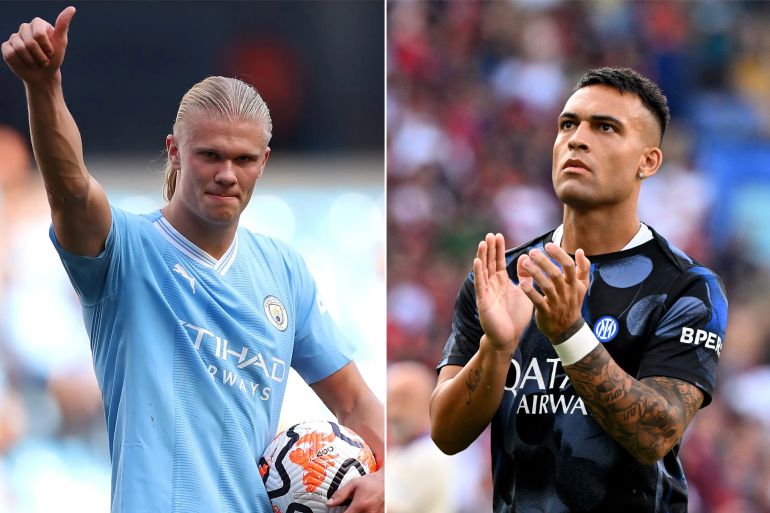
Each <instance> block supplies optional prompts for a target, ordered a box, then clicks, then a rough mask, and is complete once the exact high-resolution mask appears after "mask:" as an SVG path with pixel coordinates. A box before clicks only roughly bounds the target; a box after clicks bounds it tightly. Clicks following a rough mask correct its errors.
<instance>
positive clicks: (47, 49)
mask: <svg viewBox="0 0 770 513" xmlns="http://www.w3.org/2000/svg"><path fill="white" fill-rule="evenodd" d="M73 16H75V8H74V7H71V6H70V7H67V8H65V9H64V10H63V11H62V12H61V13H59V16H58V17H57V18H56V24H55V25H53V26H52V25H51V24H50V23H48V22H47V21H45V20H43V19H42V18H35V19H33V20H32V21H31V22H29V23H22V24H21V25H20V26H19V31H18V32H16V33H14V34H11V37H9V38H8V41H6V42H4V43H3V44H2V52H3V60H5V62H6V64H8V66H9V67H10V68H11V70H13V72H14V73H16V74H17V75H18V76H19V78H21V79H22V80H23V81H24V82H25V83H26V84H28V85H34V84H37V83H40V82H45V81H50V80H51V79H59V78H60V77H61V75H60V73H59V68H60V67H61V64H62V62H63V61H64V53H65V52H66V50H67V32H68V31H69V26H70V23H71V22H72V17H73Z"/></svg>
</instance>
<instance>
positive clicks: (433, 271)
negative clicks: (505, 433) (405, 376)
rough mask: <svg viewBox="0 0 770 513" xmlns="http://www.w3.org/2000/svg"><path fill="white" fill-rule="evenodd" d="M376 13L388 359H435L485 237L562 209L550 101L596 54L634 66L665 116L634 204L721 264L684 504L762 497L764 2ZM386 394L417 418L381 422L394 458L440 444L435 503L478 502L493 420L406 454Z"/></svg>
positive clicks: (766, 151)
mask: <svg viewBox="0 0 770 513" xmlns="http://www.w3.org/2000/svg"><path fill="white" fill-rule="evenodd" d="M387 19H388V25H387V86H388V90H387V122H388V129H387V172H388V197H387V212H388V246H387V257H388V275H387V290H388V298H387V303H388V359H389V361H390V362H391V364H394V363H395V362H398V361H401V360H412V361H416V362H419V363H421V364H423V365H424V366H426V367H428V368H431V369H433V368H434V367H435V365H436V363H437V362H438V360H439V358H440V355H441V350H442V348H443V346H444V343H445V342H446V339H447V337H448V335H449V331H450V323H451V317H452V311H453V305H454V300H455V296H456V294H457V292H458V290H459V288H460V285H461V283H462V281H463V279H464V278H465V276H466V275H467V273H468V272H469V270H470V268H471V264H472V260H473V257H474V254H475V250H476V247H477V244H478V241H479V240H481V239H482V238H483V236H484V234H486V233H487V232H498V231H499V232H502V233H503V234H504V235H505V237H506V241H507V245H508V246H509V247H514V246H517V245H519V244H521V243H524V242H526V241H528V240H531V239H532V238H534V237H536V236H539V235H540V234H542V233H544V232H546V231H548V230H550V229H552V228H554V227H555V226H557V225H558V224H560V219H561V207H560V204H559V203H558V200H557V198H556V197H555V195H554V194H553V191H552V186H551V149H552V145H553V141H554V138H555V135H556V129H557V123H556V119H557V116H558V114H559V112H560V110H561V108H562V106H563V104H564V101H565V100H566V98H567V97H568V95H569V94H570V92H571V90H572V88H573V86H574V84H575V82H576V81H577V79H578V78H579V77H580V76H581V75H582V74H583V73H584V72H585V71H587V70H588V69H590V68H594V67H599V66H605V65H608V66H628V67H632V68H635V69H636V70H638V71H640V72H642V73H643V74H645V75H647V76H648V77H650V78H652V79H653V80H654V81H656V82H657V83H658V84H660V86H661V87H662V88H663V91H664V93H665V94H666V95H667V96H668V99H669V102H670V107H671V112H672V124H671V127H670V129H669V131H668V133H667V135H666V137H665V140H664V142H663V146H662V149H663V153H664V164H663V167H662V169H661V171H660V172H659V173H658V174H657V175H656V176H655V177H653V178H652V179H651V180H648V181H646V182H645V183H644V184H643V186H642V193H641V200H640V217H641V219H642V220H643V221H644V222H646V223H647V224H649V225H651V226H653V227H654V228H655V229H656V230H658V231H659V232H660V233H661V234H662V235H664V236H665V237H667V238H668V239H669V240H671V241H672V242H673V243H674V244H675V245H677V246H679V247H680V248H682V249H684V250H685V251H686V252H687V253H689V254H690V255H691V256H693V257H695V258H696V259H698V260H700V261H701V262H702V263H704V264H705V265H707V266H709V267H711V268H712V269H714V270H715V271H717V272H718V273H719V274H720V276H721V277H722V278H723V280H724V282H725V285H726V289H727V295H728V299H729V301H730V320H729V326H728V331H727V336H726V341H725V348H724V350H723V352H722V355H721V362H720V365H719V377H718V382H717V387H718V388H717V393H716V395H715V396H714V401H713V403H712V404H711V405H710V406H709V407H707V408H706V409H704V410H702V411H701V412H700V413H699V414H698V415H697V416H696V418H695V421H694V422H693V424H692V425H691V427H690V428H689V430H688V431H687V433H686V435H685V440H684V442H683V444H682V448H681V458H682V460H683V463H684V466H685V470H686V474H687V479H688V484H689V489H690V511H691V512H692V513H766V512H770V337H769V336H768V333H770V329H769V328H770V316H768V315H767V311H768V309H769V308H770V229H768V228H767V226H766V224H767V222H766V212H767V208H768V205H770V31H768V30H767V27H768V26H770V4H768V3H764V2H741V1H717V0H713V1H688V2H676V1H670V2H669V1H642V2H621V1H611V0H606V1H580V2H573V1H566V0H518V1H498V2H412V1H393V2H389V3H388V6H387ZM396 369H397V370H399V372H401V370H400V367H396ZM420 379H421V378H418V377H415V378H414V380H415V381H414V383H415V385H414V388H415V390H418V389H419V387H418V384H419V383H420V381H419V380H420ZM433 380H434V381H433V382H434V383H435V375H434V376H433ZM391 401H392V403H393V404H394V405H396V409H392V408H391V409H390V410H389V420H390V424H389V428H390V429H391V434H392V433H393V432H396V433H397V434H402V431H403V428H404V426H405V425H410V426H422V427H418V428H415V429H414V430H413V431H412V432H411V433H410V434H409V436H391V437H390V439H389V440H390V449H391V450H392V451H393V454H394V455H397V456H398V459H395V460H394V461H399V463H400V459H401V458H402V457H403V456H402V455H404V454H406V458H407V459H408V458H410V457H411V458H413V457H415V456H414V454H415V452H412V453H410V451H416V453H419V454H420V457H422V458H428V457H431V458H435V459H434V460H433V461H434V464H433V468H444V467H446V466H449V467H450V468H451V469H452V472H450V477H449V478H448V479H447V480H446V485H445V486H444V492H443V493H444V494H446V495H448V496H450V497H451V498H452V500H453V501H454V505H453V506H452V507H450V509H445V510H444V511H446V512H447V513H450V512H452V511H455V512H465V513H477V512H481V511H488V510H489V504H490V495H491V491H490V489H489V487H490V486H491V483H490V482H489V479H490V478H489V467H490V462H489V456H488V444H489V440H488V438H487V436H488V435H485V437H482V439H481V440H480V441H479V442H478V443H477V444H475V445H474V446H472V447H471V448H470V449H468V450H467V451H466V453H465V454H462V453H461V455H459V456H456V457H452V458H450V459H448V460H447V459H442V458H441V456H440V455H436V454H435V451H433V452H431V451H430V450H428V449H425V448H424V447H423V448H421V449H419V451H417V450H416V449H415V448H414V446H411V445H410V444H409V441H410V440H413V439H414V437H415V436H419V435H424V434H425V430H426V429H427V428H426V427H425V424H420V423H419V422H417V421H415V420H409V419H414V418H416V417H419V416H420V415H419V414H417V413H415V414H409V413H403V411H404V410H403V408H401V407H402V406H403V404H402V403H404V402H405V401H406V400H405V399H403V398H402V396H393V397H391ZM390 407H391V404H389V408H390ZM423 411H424V410H423ZM410 415H411V416H410ZM405 419H406V420H405ZM422 420H423V421H424V420H425V419H422ZM420 429H422V431H420ZM391 468H393V467H391ZM392 484H393V486H397V484H396V483H392ZM390 491H391V492H392V495H391V496H393V495H395V494H397V493H398V489H395V490H390ZM431 493H436V492H435V490H434V491H432V492H431ZM403 508H404V509H399V510H395V509H394V510H393V513H397V511H398V512H403V511H429V510H428V509H427V507H426V509H409V508H408V507H406V506H404V507H403Z"/></svg>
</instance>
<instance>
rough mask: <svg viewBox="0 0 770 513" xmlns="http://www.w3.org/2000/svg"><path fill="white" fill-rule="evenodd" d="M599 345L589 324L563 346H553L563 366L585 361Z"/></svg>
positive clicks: (584, 325) (582, 327)
mask: <svg viewBox="0 0 770 513" xmlns="http://www.w3.org/2000/svg"><path fill="white" fill-rule="evenodd" d="M598 345H599V341H598V340H596V337H595V336H594V334H593V332H592V331H591V328H589V327H588V323H584V324H583V326H581V328H580V329H579V330H578V331H577V333H575V334H574V335H572V336H571V337H570V338H568V339H567V340H565V341H564V342H562V343H561V344H558V345H555V346H553V348H554V349H555V350H556V354H557V355H558V356H559V359H560V360H561V364H562V365H563V366H567V365H572V364H573V363H577V362H579V361H580V360H582V359H583V357H584V356H585V355H587V354H588V353H590V352H591V351H593V350H594V348H595V347H596V346H598Z"/></svg>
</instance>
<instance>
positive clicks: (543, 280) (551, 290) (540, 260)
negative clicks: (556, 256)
mask: <svg viewBox="0 0 770 513" xmlns="http://www.w3.org/2000/svg"><path fill="white" fill-rule="evenodd" d="M529 258H530V260H529V262H524V265H525V268H526V269H527V270H528V271H529V272H530V274H531V275H532V278H534V280H535V282H536V283H537V284H538V285H539V286H540V289H541V290H542V291H543V292H544V293H545V296H546V297H547V298H549V299H550V300H553V301H557V300H559V298H560V297H562V296H564V295H565V294H566V291H565V289H566V287H567V284H566V283H565V282H564V274H563V273H562V272H561V269H559V267H558V266H557V265H556V264H554V263H553V262H552V261H551V259H550V258H548V255H546V254H545V253H543V252H542V251H540V250H537V249H533V250H532V251H530V252H529Z"/></svg>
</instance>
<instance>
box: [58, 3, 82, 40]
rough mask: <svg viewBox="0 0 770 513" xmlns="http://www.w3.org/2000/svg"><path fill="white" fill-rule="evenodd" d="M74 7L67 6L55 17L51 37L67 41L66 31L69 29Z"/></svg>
mask: <svg viewBox="0 0 770 513" xmlns="http://www.w3.org/2000/svg"><path fill="white" fill-rule="evenodd" d="M75 12H76V10H75V8H74V7H72V6H69V7H67V8H66V9H64V10H63V11H62V12H60V13H59V16H57V18H56V24H55V25H54V29H53V37H54V39H56V40H57V41H67V31H69V28H70V23H71V22H72V17H73V16H75Z"/></svg>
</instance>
